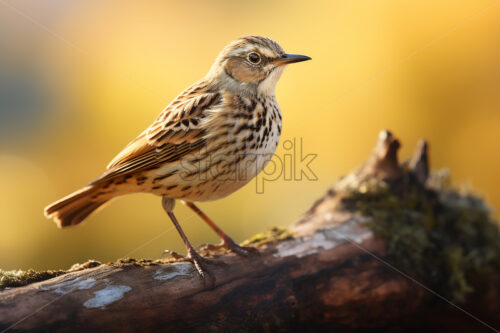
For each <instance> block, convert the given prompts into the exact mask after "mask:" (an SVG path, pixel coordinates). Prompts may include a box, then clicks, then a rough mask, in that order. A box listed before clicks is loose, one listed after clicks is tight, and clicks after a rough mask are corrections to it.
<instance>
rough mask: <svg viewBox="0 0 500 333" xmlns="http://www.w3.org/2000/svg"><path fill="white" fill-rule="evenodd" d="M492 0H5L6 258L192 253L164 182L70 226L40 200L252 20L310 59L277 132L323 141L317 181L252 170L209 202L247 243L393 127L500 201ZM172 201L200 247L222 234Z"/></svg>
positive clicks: (44, 260) (1, 110)
mask: <svg viewBox="0 0 500 333" xmlns="http://www.w3.org/2000/svg"><path fill="white" fill-rule="evenodd" d="M498 4H499V2H498V1H492V0H488V1H480V0H473V1H472V0H471V1H457V0H448V1H441V0H427V1H399V0H394V1H317V2H310V1H302V0H293V1H286V2H274V1H259V0H257V1H229V0H226V1H222V0H216V1H183V2H181V1H179V2H167V1H154V2H152V1H147V2H146V1H100V0H99V1H98V0H92V1H87V0H86V1H83V0H79V1H56V0H51V1H35V0H5V2H0V221H1V229H0V230H1V231H0V268H3V269H14V268H29V267H33V268H67V267H69V266H70V265H71V264H73V263H75V262H82V261H84V260H86V259H88V258H94V259H97V260H101V261H110V260H111V261H114V260H115V259H117V258H120V257H123V256H134V257H150V258H157V257H159V256H160V255H161V253H162V251H163V250H164V249H170V250H176V251H180V252H183V253H184V247H183V244H182V242H181V240H180V237H179V236H178V234H177V232H176V231H175V230H174V229H173V228H172V224H171V222H170V221H169V219H168V218H167V216H166V215H165V213H164V212H163V210H162V208H161V205H160V198H159V197H155V196H153V195H147V194H142V195H130V196H126V197H122V198H119V199H117V200H116V201H114V202H113V203H112V204H111V205H109V206H108V207H107V208H106V209H104V210H103V211H101V212H99V213H98V214H96V215H94V216H92V217H91V218H90V219H89V220H88V221H87V222H86V223H84V225H82V226H80V227H77V228H72V229H65V230H59V229H57V228H56V226H55V224H54V223H53V222H52V221H49V220H46V219H45V218H44V216H43V208H44V206H45V205H47V204H49V203H50V202H52V201H54V200H56V199H59V198H60V197H62V196H64V195H66V194H68V193H70V192H72V191H74V190H76V189H78V188H79V187H81V186H83V185H85V184H86V183H88V182H89V181H90V180H92V179H94V178H96V177H97V176H98V175H99V174H100V173H101V172H103V171H104V168H105V166H106V165H107V163H108V162H109V161H110V160H111V159H112V158H113V157H114V155H115V154H116V153H118V151H119V150H120V149H121V148H122V147H123V146H124V145H125V144H126V143H127V142H128V141H129V140H131V139H132V138H134V137H135V136H136V135H137V134H139V133H140V132H141V131H142V130H143V129H145V128H146V127H147V126H148V125H149V124H150V123H151V122H152V121H153V119H154V118H155V117H156V115H157V114H158V113H159V112H160V111H161V110H162V109H163V107H164V106H165V105H166V104H168V102H169V101H170V100H171V99H172V98H174V97H175V96H176V95H177V94H178V93H179V92H180V91H182V90H183V89H184V88H186V87H187V86H188V85H190V84H191V83H193V82H194V81H196V80H198V79H199V78H201V77H202V76H203V75H205V73H206V72H207V71H208V69H209V67H210V65H211V63H212V61H213V60H214V59H215V57H216V55H217V54H218V52H219V51H220V50H221V49H222V47H223V46H224V45H225V44H226V43H228V42H229V41H231V40H233V39H235V38H237V37H240V36H244V35H249V34H258V35H264V36H268V37H271V38H272V39H274V40H276V41H277V42H278V43H279V44H280V45H281V46H282V47H283V48H284V49H285V50H286V51H288V52H291V53H301V54H306V55H309V56H311V57H312V58H313V60H312V61H309V62H306V63H301V64H298V65H293V66H289V68H288V69H287V70H286V71H285V74H284V75H283V77H282V79H281V81H280V82H279V84H278V87H277V90H276V95H277V98H278V101H279V103H280V106H281V109H282V113H283V133H282V140H286V139H293V138H296V139H297V140H299V139H302V143H303V150H304V153H314V154H317V155H318V157H317V158H316V159H315V160H314V161H313V162H312V163H311V168H312V169H313V171H314V172H315V174H316V175H317V177H318V181H307V180H302V181H286V180H284V179H282V178H280V179H278V180H276V181H274V182H268V183H266V184H265V191H264V193H263V194H257V193H256V186H255V182H252V183H250V184H249V185H247V186H246V187H245V188H243V189H242V190H240V191H238V192H236V193H235V194H233V195H231V196H230V197H228V198H226V199H223V200H220V201H216V202H210V203H203V204H201V205H200V207H201V208H202V209H204V210H205V211H206V212H207V214H208V215H209V216H211V217H212V218H213V219H214V220H215V221H216V222H217V223H219V224H220V226H221V227H222V228H223V229H224V230H225V231H226V232H228V233H229V234H230V235H232V236H233V237H234V238H235V239H236V240H237V241H242V240H243V239H245V238H248V237H249V236H251V235H252V234H254V233H256V232H259V231H261V230H263V229H264V228H266V227H267V226H271V225H287V224H289V223H291V222H294V221H295V220H297V219H298V218H299V217H300V216H301V214H302V213H303V212H304V211H306V210H307V209H308V208H309V206H310V205H311V204H312V202H313V201H314V200H315V199H316V198H317V197H319V196H320V195H322V194H323V193H324V191H325V190H326V189H327V187H328V185H329V184H331V183H332V182H333V181H334V180H335V179H337V178H338V177H339V176H341V175H343V174H345V173H347V172H348V171H350V170H351V169H352V168H354V167H356V166H357V165H358V164H359V163H361V162H362V161H363V160H364V158H365V157H366V156H367V154H368V153H369V151H370V150H371V148H372V147H373V145H374V143H375V140H376V136H377V133H378V132H379V130H381V129H383V128H388V129H391V130H392V131H393V132H394V133H395V134H396V135H397V136H398V137H400V138H401V141H402V142H403V148H402V152H401V157H407V156H409V154H410V153H411V151H412V150H413V147H414V144H415V143H416V141H417V139H418V138H420V137H425V138H427V139H428V140H429V141H430V144H431V163H432V166H433V167H434V168H442V167H448V168H450V169H451V171H452V176H453V179H454V181H455V183H468V184H470V185H471V186H472V187H473V188H474V189H475V190H477V191H478V192H479V193H480V194H483V195H485V196H486V197H487V199H488V200H489V201H490V203H491V204H492V206H493V207H496V208H498V207H500V186H499V185H500V184H499V180H500V176H499V172H500V154H499V144H500V43H499V36H500V5H498ZM282 142H283V141H282ZM283 153H284V152H283V146H280V148H279V149H278V152H277V154H278V155H281V154H283ZM176 213H177V215H178V218H179V220H180V222H181V225H182V226H183V227H184V230H185V231H186V233H187V234H188V236H189V237H190V239H191V241H192V242H193V243H194V244H200V243H204V242H218V239H217V237H216V236H215V234H213V233H212V231H211V230H209V229H208V227H207V226H206V225H205V224H204V223H203V222H202V221H201V220H200V219H199V218H198V217H194V216H193V214H192V213H191V212H190V211H189V210H188V209H187V208H186V207H183V206H182V205H178V206H177V209H176Z"/></svg>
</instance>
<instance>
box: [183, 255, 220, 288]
mask: <svg viewBox="0 0 500 333" xmlns="http://www.w3.org/2000/svg"><path fill="white" fill-rule="evenodd" d="M186 259H187V260H189V261H190V262H192V263H193V265H194V267H195V268H196V271H197V272H198V276H199V277H200V279H201V281H202V282H203V286H204V287H205V288H207V287H208V288H210V289H212V288H214V287H215V281H216V279H215V275H214V274H213V273H212V271H211V270H210V269H209V268H208V265H216V266H224V265H226V264H225V263H224V262H222V261H218V260H209V259H206V258H203V257H202V256H200V255H199V254H198V252H196V251H195V250H194V249H193V250H188V253H187V256H186Z"/></svg>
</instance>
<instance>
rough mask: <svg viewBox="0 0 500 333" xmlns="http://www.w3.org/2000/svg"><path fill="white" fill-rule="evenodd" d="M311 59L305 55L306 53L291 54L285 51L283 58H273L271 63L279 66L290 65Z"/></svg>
mask: <svg viewBox="0 0 500 333" xmlns="http://www.w3.org/2000/svg"><path fill="white" fill-rule="evenodd" d="M307 60H311V58H310V57H308V56H305V55H300V54H290V53H285V54H283V56H282V57H281V58H278V59H274V60H271V61H270V62H269V63H270V64H274V65H277V66H283V65H288V64H292V63H294V62H301V61H307Z"/></svg>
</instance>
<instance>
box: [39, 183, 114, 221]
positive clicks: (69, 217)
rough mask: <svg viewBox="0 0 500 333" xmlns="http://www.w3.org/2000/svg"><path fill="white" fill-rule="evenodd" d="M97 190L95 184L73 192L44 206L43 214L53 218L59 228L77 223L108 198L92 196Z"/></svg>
mask: <svg viewBox="0 0 500 333" xmlns="http://www.w3.org/2000/svg"><path fill="white" fill-rule="evenodd" d="M97 190H98V188H96V186H92V185H90V186H87V187H84V188H82V189H81V190H78V191H76V192H73V193H71V194H70V195H68V196H66V197H64V198H62V199H61V200H59V201H56V202H54V203H53V204H51V205H49V206H47V207H45V216H46V217H47V218H53V219H54V221H55V222H56V224H57V226H58V227H59V228H64V227H69V226H73V225H77V224H78V223H80V222H82V221H83V220H84V219H85V218H87V217H88V216H89V215H90V214H92V213H93V212H95V210H96V209H98V208H99V207H101V206H102V205H103V204H105V203H106V202H107V201H108V200H109V199H110V197H106V198H99V197H97V198H93V197H92V196H93V195H94V194H95V193H96V191H97Z"/></svg>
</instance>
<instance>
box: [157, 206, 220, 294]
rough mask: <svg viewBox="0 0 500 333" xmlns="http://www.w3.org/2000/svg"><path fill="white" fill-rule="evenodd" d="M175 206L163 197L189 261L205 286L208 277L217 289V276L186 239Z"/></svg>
mask: <svg viewBox="0 0 500 333" xmlns="http://www.w3.org/2000/svg"><path fill="white" fill-rule="evenodd" d="M174 205H175V201H174V200H173V199H170V198H167V197H163V199H162V206H163V209H164V210H165V211H166V212H167V214H168V216H169V217H170V219H171V220H172V223H173V224H174V226H175V228H176V229H177V231H178V232H179V235H180V236H181V238H182V240H183V241H184V244H185V245H186V249H187V259H188V260H189V261H191V262H192V263H193V265H194V266H195V268H196V270H197V271H198V274H199V276H200V278H201V280H202V281H203V284H204V285H205V286H207V283H206V278H207V277H208V278H209V279H210V286H211V287H212V288H213V287H215V276H214V275H213V274H212V272H211V271H210V270H209V269H208V262H209V261H208V260H206V259H204V258H203V257H202V256H200V255H199V254H198V252H196V250H195V249H194V248H193V246H192V245H191V243H190V242H189V240H188V238H187V237H186V234H185V233H184V231H183V230H182V228H181V226H180V225H179V222H178V221H177V218H176V217H175V215H174V213H173V210H174Z"/></svg>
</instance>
